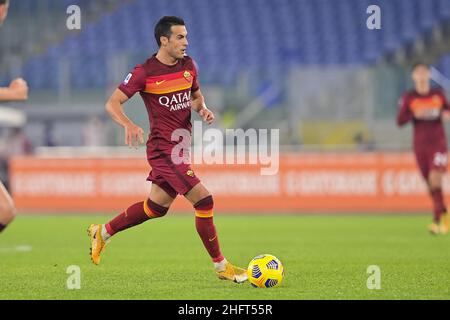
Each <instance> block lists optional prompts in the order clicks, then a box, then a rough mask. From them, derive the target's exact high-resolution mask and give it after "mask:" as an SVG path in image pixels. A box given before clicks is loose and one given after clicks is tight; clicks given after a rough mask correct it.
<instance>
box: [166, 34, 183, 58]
mask: <svg viewBox="0 0 450 320" xmlns="http://www.w3.org/2000/svg"><path fill="white" fill-rule="evenodd" d="M171 31H172V34H171V35H170V38H169V40H168V41H167V45H166V50H167V52H168V53H169V55H170V56H171V57H173V58H175V59H183V57H184V55H185V54H186V48H187V46H188V41H187V30H186V27H185V26H172V28H171Z"/></svg>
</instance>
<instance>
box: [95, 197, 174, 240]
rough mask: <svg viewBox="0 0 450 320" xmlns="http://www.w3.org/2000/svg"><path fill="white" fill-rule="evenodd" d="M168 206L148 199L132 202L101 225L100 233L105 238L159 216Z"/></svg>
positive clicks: (162, 214) (163, 214)
mask: <svg viewBox="0 0 450 320" xmlns="http://www.w3.org/2000/svg"><path fill="white" fill-rule="evenodd" d="M168 210H169V208H166V207H163V206H161V205H159V204H157V203H156V202H153V201H152V200H150V199H147V200H146V201H141V202H138V203H135V204H133V205H132V206H130V207H129V208H128V209H127V210H125V211H124V212H122V213H121V214H119V215H118V216H117V217H115V218H114V219H112V220H111V221H110V222H108V223H107V224H105V225H103V226H102V235H103V236H104V239H105V240H107V239H108V238H109V237H111V236H113V235H114V234H116V233H117V232H120V231H123V230H126V229H128V228H131V227H134V226H137V225H139V224H141V223H143V222H145V221H147V220H150V219H156V218H161V217H163V216H165V215H166V214H167V211H168Z"/></svg>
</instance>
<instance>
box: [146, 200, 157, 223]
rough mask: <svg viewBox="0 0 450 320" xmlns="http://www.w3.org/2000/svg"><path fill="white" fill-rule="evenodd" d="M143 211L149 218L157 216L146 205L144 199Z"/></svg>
mask: <svg viewBox="0 0 450 320" xmlns="http://www.w3.org/2000/svg"><path fill="white" fill-rule="evenodd" d="M144 212H145V214H146V215H147V216H148V217H149V218H150V219H154V218H158V217H159V216H158V215H157V214H155V213H153V211H152V210H151V209H150V208H149V207H148V204H147V200H145V201H144Z"/></svg>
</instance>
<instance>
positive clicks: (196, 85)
mask: <svg viewBox="0 0 450 320" xmlns="http://www.w3.org/2000/svg"><path fill="white" fill-rule="evenodd" d="M192 68H193V69H194V70H193V71H194V78H193V79H192V87H191V91H192V92H195V91H197V90H198V89H200V85H199V83H198V67H197V63H195V61H194V60H192Z"/></svg>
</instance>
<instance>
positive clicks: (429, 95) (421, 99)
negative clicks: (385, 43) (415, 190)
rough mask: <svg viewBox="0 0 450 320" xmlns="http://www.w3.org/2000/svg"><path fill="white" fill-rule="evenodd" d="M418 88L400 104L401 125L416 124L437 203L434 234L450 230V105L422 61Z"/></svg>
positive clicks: (422, 163)
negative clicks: (449, 125) (448, 123)
mask: <svg viewBox="0 0 450 320" xmlns="http://www.w3.org/2000/svg"><path fill="white" fill-rule="evenodd" d="M412 79H413V81H414V84H415V89H414V90H412V91H409V92H406V93H405V94H404V95H403V97H402V99H401V103H400V106H399V111H398V115H397V124H398V125H399V126H402V125H404V124H406V123H408V122H409V121H412V122H413V125H414V153H415V156H416V161H417V164H418V166H419V169H420V172H421V173H422V176H423V177H424V179H425V181H426V183H427V185H428V191H429V193H430V196H431V199H432V201H433V206H434V219H433V223H432V224H430V225H429V227H428V228H429V231H430V232H431V233H432V234H439V233H442V234H446V233H447V232H448V214H447V208H446V206H445V203H444V197H443V193H442V179H443V176H444V174H445V172H446V170H447V163H448V159H447V139H446V136H445V131H444V126H443V124H442V116H443V112H444V111H445V112H448V110H449V105H448V103H447V99H446V97H445V93H444V91H443V90H442V89H439V88H431V86H430V80H431V72H430V67H429V66H428V65H426V64H424V63H418V64H416V65H415V66H414V68H413V71H412Z"/></svg>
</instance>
